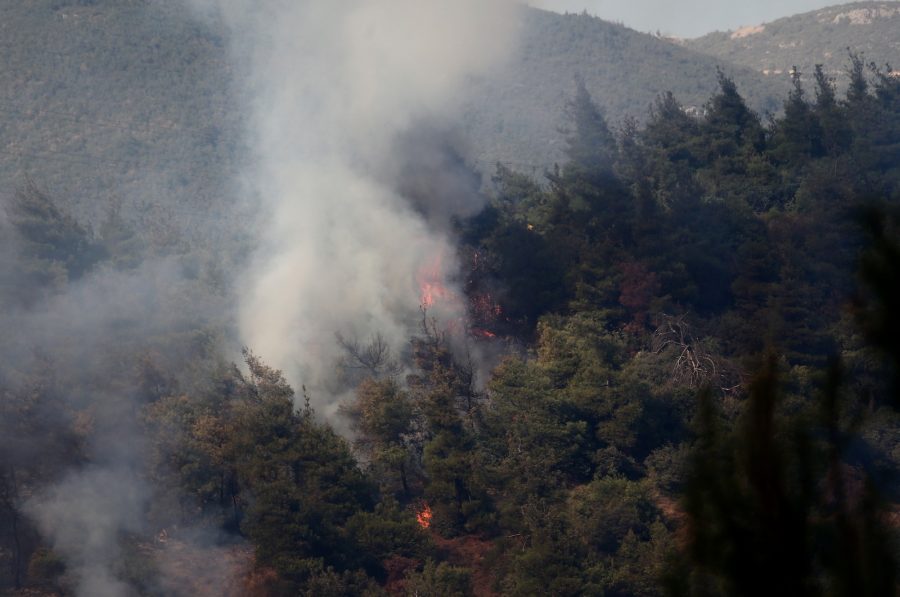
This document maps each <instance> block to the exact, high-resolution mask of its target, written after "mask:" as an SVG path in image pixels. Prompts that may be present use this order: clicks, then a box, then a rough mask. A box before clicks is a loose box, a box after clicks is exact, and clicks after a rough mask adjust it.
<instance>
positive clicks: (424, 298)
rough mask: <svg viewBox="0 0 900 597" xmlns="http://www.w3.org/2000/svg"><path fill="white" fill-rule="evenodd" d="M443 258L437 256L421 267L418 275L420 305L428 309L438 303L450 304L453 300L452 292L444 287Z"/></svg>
mask: <svg viewBox="0 0 900 597" xmlns="http://www.w3.org/2000/svg"><path fill="white" fill-rule="evenodd" d="M443 262H444V256H443V255H437V256H435V258H434V259H433V260H432V261H431V263H430V264H428V265H425V266H423V267H422V268H421V269H420V270H419V273H418V276H417V278H418V283H419V291H420V297H421V300H420V302H421V304H422V306H423V307H424V308H426V309H430V308H432V307H434V306H435V304H436V303H437V302H438V301H442V302H450V301H453V300H454V299H455V297H454V295H453V292H452V291H451V290H450V289H448V288H447V287H446V286H444V263H443Z"/></svg>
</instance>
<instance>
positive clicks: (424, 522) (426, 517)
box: [416, 504, 431, 529]
mask: <svg viewBox="0 0 900 597" xmlns="http://www.w3.org/2000/svg"><path fill="white" fill-rule="evenodd" d="M416 522H418V523H419V526H420V527H422V528H423V529H427V528H428V527H430V526H431V506H429V505H428V504H423V506H422V509H421V510H419V512H418V513H417V514H416Z"/></svg>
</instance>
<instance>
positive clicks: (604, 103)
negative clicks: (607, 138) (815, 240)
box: [467, 10, 788, 171]
mask: <svg viewBox="0 0 900 597" xmlns="http://www.w3.org/2000/svg"><path fill="white" fill-rule="evenodd" d="M719 67H721V68H722V69H723V70H724V71H725V72H726V73H727V74H729V75H731V76H733V77H734V78H735V81H736V82H737V84H738V87H739V89H740V91H741V93H742V94H744V97H745V98H746V99H747V101H748V103H749V104H750V106H751V107H753V108H754V109H755V110H757V111H760V112H765V111H777V110H778V109H780V107H781V101H782V99H783V97H784V95H785V94H786V92H787V89H788V87H787V85H786V84H785V83H784V82H779V81H775V80H772V79H768V78H766V77H763V76H760V75H759V74H758V73H755V72H753V71H751V70H750V69H748V68H745V67H735V66H733V65H730V64H728V63H727V62H726V61H722V60H719V59H716V58H713V57H710V56H707V55H704V54H701V53H699V52H695V51H693V50H690V49H687V48H683V47H679V46H677V45H675V44H672V43H670V42H668V41H667V40H664V39H660V38H657V37H654V36H652V35H648V34H645V33H639V32H637V31H634V30H632V29H628V28H627V27H623V26H621V25H617V24H614V23H610V22H607V21H604V20H602V19H599V18H596V17H592V16H589V15H587V14H568V15H559V14H555V13H551V12H544V11H538V10H528V11H526V13H525V14H524V15H523V34H522V40H521V46H520V48H519V52H518V53H517V55H516V56H515V58H514V59H513V61H512V63H511V64H510V65H508V67H507V68H506V69H505V70H504V72H502V73H500V74H498V75H497V76H496V78H493V79H490V80H485V81H480V82H479V83H478V84H477V85H476V86H475V88H474V89H473V96H472V97H473V99H472V100H471V103H470V106H469V111H468V115H467V129H468V132H469V135H470V137H471V138H472V140H473V145H474V147H475V153H476V157H477V159H478V161H479V162H480V163H481V164H488V165H491V164H490V163H491V162H492V161H496V160H500V161H502V162H504V163H508V164H509V165H510V166H512V167H514V168H518V169H522V170H526V171H527V170H529V169H532V168H537V169H538V170H540V169H541V168H543V167H545V166H546V165H548V164H552V163H554V162H557V161H560V160H561V159H562V154H561V149H562V146H563V135H562V134H561V133H560V132H559V128H560V127H562V126H564V125H565V118H564V112H563V109H564V106H565V103H566V100H567V98H569V97H571V95H572V93H573V91H574V87H575V85H574V81H575V78H576V77H581V78H582V79H583V80H584V82H585V85H586V87H587V88H588V90H589V91H590V92H591V94H592V95H593V97H594V99H595V101H596V102H597V104H599V105H600V106H601V107H602V108H603V109H604V111H605V113H606V116H607V118H608V119H609V120H610V121H611V123H613V124H615V123H617V122H618V121H620V120H621V119H623V118H624V117H626V116H633V117H636V118H638V119H643V118H644V117H645V116H646V115H647V112H648V109H649V107H650V105H651V104H652V102H653V101H654V99H655V98H656V97H657V96H658V95H659V94H660V93H662V92H665V91H672V92H673V93H674V94H675V96H676V97H677V98H678V99H679V100H680V101H681V102H682V103H683V104H685V105H686V106H698V107H699V106H703V105H704V104H705V103H706V101H707V100H708V99H709V97H710V95H711V94H712V93H714V92H715V91H716V88H717V68H719Z"/></svg>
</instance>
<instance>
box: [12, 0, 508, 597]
mask: <svg viewBox="0 0 900 597" xmlns="http://www.w3.org/2000/svg"><path fill="white" fill-rule="evenodd" d="M189 1H190V2H191V3H192V6H193V7H194V8H195V9H197V10H199V11H201V12H202V13H205V14H206V16H208V17H212V18H217V19H222V20H224V21H225V23H226V24H227V25H228V26H229V29H230V31H231V36H232V39H233V51H234V55H235V58H236V60H237V62H238V63H241V64H244V65H246V84H247V89H248V92H247V95H248V96H250V97H252V101H251V105H250V107H249V108H250V110H251V111H252V114H253V118H252V120H251V121H252V127H251V129H250V130H249V131H248V137H249V139H250V140H251V143H252V147H253V148H254V149H255V156H254V158H253V159H252V160H251V161H250V163H252V164H253V166H252V167H248V172H245V173H240V174H242V175H244V176H249V177H250V178H251V179H252V181H253V183H252V186H253V193H252V195H253V196H259V197H262V202H261V205H259V207H258V210H257V214H256V218H255V219H253V220H252V222H251V221H248V226H250V227H252V230H251V232H252V233H253V234H254V236H255V253H254V257H253V258H252V259H251V263H250V266H249V267H248V268H247V271H246V272H245V273H244V275H243V276H240V277H239V279H237V280H235V284H234V286H235V288H236V289H237V290H236V292H235V294H236V296H237V303H238V306H237V308H236V310H235V311H236V312H237V315H236V316H235V317H236V319H237V325H238V327H239V328H240V335H241V339H242V342H243V343H245V344H246V345H247V346H249V347H251V348H252V349H253V350H254V351H255V352H256V353H258V354H259V355H260V356H261V357H262V358H263V360H265V361H266V362H268V363H270V364H272V365H274V366H276V367H279V368H281V369H283V370H284V371H285V373H286V374H287V376H288V377H289V379H290V380H291V381H292V382H293V384H294V385H295V387H299V385H300V384H305V385H306V386H308V387H309V388H310V390H311V394H312V397H313V399H314V401H316V403H317V406H319V407H320V408H321V411H322V412H323V413H324V414H326V415H328V414H330V413H331V412H332V409H333V407H335V406H336V400H335V398H336V396H335V394H336V392H338V391H339V390H338V389H337V388H336V386H335V384H334V383H333V382H334V378H333V377H332V376H333V373H334V365H335V361H336V360H337V358H338V357H339V356H340V350H341V349H340V348H339V345H338V343H337V342H336V340H335V334H336V333H340V334H342V336H344V337H347V338H367V337H369V336H371V335H374V334H378V335H379V336H380V337H382V338H384V339H385V340H386V341H387V342H388V343H389V344H390V345H391V346H392V347H393V348H394V349H395V350H399V349H400V348H401V347H402V346H404V345H405V344H406V343H407V341H408V338H409V335H410V333H411V332H413V331H414V329H415V326H416V325H417V324H418V322H419V321H420V303H421V301H422V295H421V288H420V285H421V277H422V276H421V272H422V271H423V270H427V271H428V277H429V284H436V285H440V286H442V287H444V286H451V285H452V279H453V274H454V272H455V270H456V266H455V261H454V259H455V258H454V251H453V243H452V241H451V239H450V237H449V234H450V232H449V228H450V226H449V224H450V221H451V220H452V218H453V217H454V216H457V215H469V214H471V213H474V212H475V211H477V209H479V207H480V198H479V195H478V189H477V187H478V180H477V178H475V177H473V175H472V174H471V172H470V171H469V170H468V169H467V168H466V167H465V165H464V163H463V161H462V160H461V158H460V155H461V154H462V153H463V148H462V147H463V146H464V143H463V142H462V141H461V140H460V139H459V138H457V137H456V136H455V135H454V134H452V133H451V132H449V131H450V130H452V128H453V126H452V123H453V120H454V117H455V116H456V114H457V109H458V106H459V105H460V102H461V100H462V99H463V96H464V92H465V87H466V85H465V84H466V82H467V80H468V79H469V78H470V77H475V76H487V75H489V73H490V70H491V69H492V68H495V67H497V66H499V65H500V64H501V63H502V61H503V59H504V58H505V57H506V56H507V55H508V53H509V51H510V49H511V47H512V45H513V42H514V38H515V33H516V29H517V21H518V15H517V12H516V7H515V5H514V3H513V1H512V0H441V1H438V0H424V1H423V0H347V1H341V0H305V1H297V0H267V1H264V2H260V1H259V0H189ZM239 178H243V176H238V177H236V179H239ZM4 213H5V212H3V211H2V210H0V217H3V214H4ZM0 225H2V226H0V227H2V228H3V230H2V232H3V234H0V244H2V245H3V248H5V249H8V250H5V251H3V252H2V255H0V282H3V285H2V287H3V288H7V287H9V288H12V287H15V286H18V285H20V284H19V283H20V282H21V281H22V279H23V276H21V275H20V273H19V270H17V269H16V268H17V267H19V265H20V264H19V263H18V262H16V261H15V260H14V259H12V258H11V257H10V256H11V255H13V254H14V253H15V252H16V250H17V249H16V247H15V246H14V245H15V242H13V241H12V240H11V239H12V236H11V235H10V234H7V233H6V230H5V228H6V223H5V222H0ZM7 245H9V246H7ZM435 264H438V266H436V265H435ZM190 270H191V267H186V264H185V263H184V261H183V260H182V259H180V258H175V257H159V258H147V259H146V260H145V261H144V263H143V264H141V265H138V266H135V267H133V268H130V269H129V268H125V269H123V270H119V269H116V268H115V267H113V266H110V265H104V266H97V267H96V268H95V269H93V270H90V271H87V270H86V273H84V274H83V277H82V278H80V279H77V280H75V279H72V280H70V281H69V283H68V284H66V285H65V286H64V287H65V290H62V291H59V292H55V291H54V292H51V293H48V295H47V296H44V297H39V298H36V299H34V300H33V301H32V302H30V303H29V304H28V305H27V306H25V307H16V308H15V309H13V308H9V309H6V310H5V311H4V312H3V314H2V315H0V323H2V324H3V325H4V329H5V331H6V336H7V337H6V340H7V341H6V350H5V351H4V354H3V355H0V356H3V358H4V362H5V363H6V365H7V366H6V367H0V376H7V373H6V371H7V370H9V371H13V370H16V371H28V372H31V371H33V372H35V378H36V379H40V380H41V381H40V383H41V384H43V386H47V385H48V384H49V383H50V382H47V381H46V380H47V379H50V378H52V379H53V380H54V381H53V383H54V384H55V386H54V388H51V390H52V391H51V390H48V389H47V388H46V387H42V389H41V391H42V392H45V393H50V394H52V395H53V396H55V397H56V398H58V400H57V399H56V398H54V400H55V401H54V402H53V404H54V405H57V404H58V405H59V408H58V409H57V411H56V412H54V413H52V415H47V417H49V416H55V417H59V418H60V419H65V418H66V417H69V416H72V417H74V416H79V417H83V418H84V421H81V422H80V423H79V425H80V426H81V427H84V428H85V429H83V430H82V431H83V433H81V435H80V436H78V437H75V438H73V439H71V441H72V442H73V446H74V447H73V449H72V458H71V462H67V463H65V464H64V465H61V466H65V467H67V469H66V470H60V471H58V474H54V475H52V477H53V478H54V479H55V480H54V482H52V483H49V484H48V485H47V486H45V487H42V488H41V490H40V491H39V492H37V493H36V494H34V495H30V496H27V499H26V503H25V504H23V510H24V511H25V512H26V513H27V514H28V516H29V517H30V519H31V520H32V521H33V522H34V524H35V525H36V527H37V529H38V530H39V531H40V533H41V535H42V536H43V537H44V538H45V539H46V540H47V541H48V543H49V544H50V545H51V546H52V547H53V549H54V551H55V552H56V553H58V554H59V555H60V556H61V557H62V558H63V559H64V560H65V563H66V565H67V567H68V568H67V574H68V575H69V576H70V581H71V583H70V584H71V585H72V586H74V587H75V590H76V592H77V594H78V595H81V596H85V597H86V596H91V597H119V596H122V595H129V594H132V593H133V588H132V587H130V586H129V584H128V582H127V581H125V580H123V578H122V574H121V570H119V569H118V568H117V566H118V565H119V561H120V560H121V540H122V537H123V536H126V535H128V534H132V533H137V534H142V535H145V534H146V533H148V532H153V531H155V530H157V529H156V528H147V524H146V520H147V511H148V507H149V505H150V504H149V501H150V495H151V493H152V488H151V487H149V485H148V482H147V480H146V478H145V477H144V476H143V472H144V471H145V469H146V459H147V454H146V452H147V447H146V445H145V444H144V442H143V441H142V440H141V431H140V427H141V422H140V411H141V407H142V405H143V404H144V403H145V401H146V400H147V398H146V397H145V396H143V395H142V389H141V388H138V387H134V385H133V384H134V376H133V372H134V370H135V368H136V367H137V366H139V362H140V360H141V358H142V355H145V354H147V353H152V354H154V355H155V356H156V358H157V359H158V360H160V361H161V362H160V364H161V365H162V366H163V368H165V369H166V370H167V371H169V372H172V374H173V375H174V376H176V377H177V376H178V372H179V368H189V367H191V366H192V365H193V362H194V361H195V360H196V352H197V351H198V349H197V345H198V343H202V342H204V341H205V340H204V339H203V338H196V337H194V336H193V332H190V331H187V330H193V329H196V328H197V326H198V322H199V323H201V324H202V322H206V321H210V320H215V323H214V324H211V325H210V327H211V328H216V329H218V328H219V327H227V326H226V325H221V326H220V325H219V324H221V323H222V321H223V320H227V319H228V318H230V317H232V313H233V310H232V308H231V307H230V306H229V304H228V300H229V298H230V297H229V296H227V293H225V294H221V295H220V294H216V293H215V292H213V290H212V289H211V288H210V287H209V285H207V284H206V283H205V282H204V281H203V280H199V279H197V275H196V272H192V271H190ZM0 298H2V297H0ZM4 300H5V299H4ZM10 304H11V303H10ZM4 305H5V306H8V305H6V303H4ZM435 308H437V307H435ZM460 309H461V307H460V305H459V304H458V303H455V304H448V305H445V310H447V311H450V312H448V313H444V315H446V316H456V315H459V313H453V311H459V310H460ZM14 361H15V362H14ZM51 373H52V375H51ZM4 382H5V383H6V385H7V386H9V387H16V388H17V389H16V391H20V390H21V392H20V393H21V394H22V395H27V393H28V392H29V391H30V390H29V387H28V380H25V381H21V383H19V382H18V381H17V380H13V379H4ZM19 386H20V387H19ZM57 386H58V387H57ZM54 407H55V406H54ZM45 418H46V417H45ZM48 420H49V419H48ZM71 424H72V421H70V420H65V421H61V422H60V424H59V425H58V427H59V428H60V429H63V428H66V427H71V426H72V425H71ZM4 439H5V440H6V441H7V443H11V444H15V445H14V446H13V448H11V449H14V451H20V452H26V453H27V454H28V458H29V459H31V460H37V459H39V458H40V454H41V448H40V446H39V444H41V443H47V442H48V441H49V440H48V439H47V437H39V438H36V437H25V436H21V437H20V436H16V437H12V438H4ZM66 441H69V440H66ZM6 447H7V446H4V448H6ZM48 449H49V448H48ZM54 449H55V448H54ZM163 572H164V571H163Z"/></svg>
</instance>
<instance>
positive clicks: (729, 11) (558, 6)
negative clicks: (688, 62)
mask: <svg viewBox="0 0 900 597" xmlns="http://www.w3.org/2000/svg"><path fill="white" fill-rule="evenodd" d="M844 1H846V0H830V1H828V0H532V1H531V4H532V5H534V6H537V7H540V8H545V9H548V10H555V11H557V12H566V11H568V12H581V11H583V10H587V11H588V12H589V13H591V14H594V15H597V16H599V17H601V18H603V19H606V20H608V21H620V22H622V23H624V24H625V25H627V26H629V27H631V28H632V29H637V30H638V31H656V30H659V31H661V32H662V33H664V34H667V35H675V36H678V37H696V36H699V35H703V34H704V33H709V32H710V31H716V30H722V31H724V30H728V29H734V28H736V27H740V26H742V25H758V24H759V23H763V22H766V21H772V20H775V19H778V18H781V17H786V16H789V15H792V14H796V13H799V12H806V11H809V10H815V9H817V8H823V7H825V6H832V5H835V4H841V3H843V2H844Z"/></svg>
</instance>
